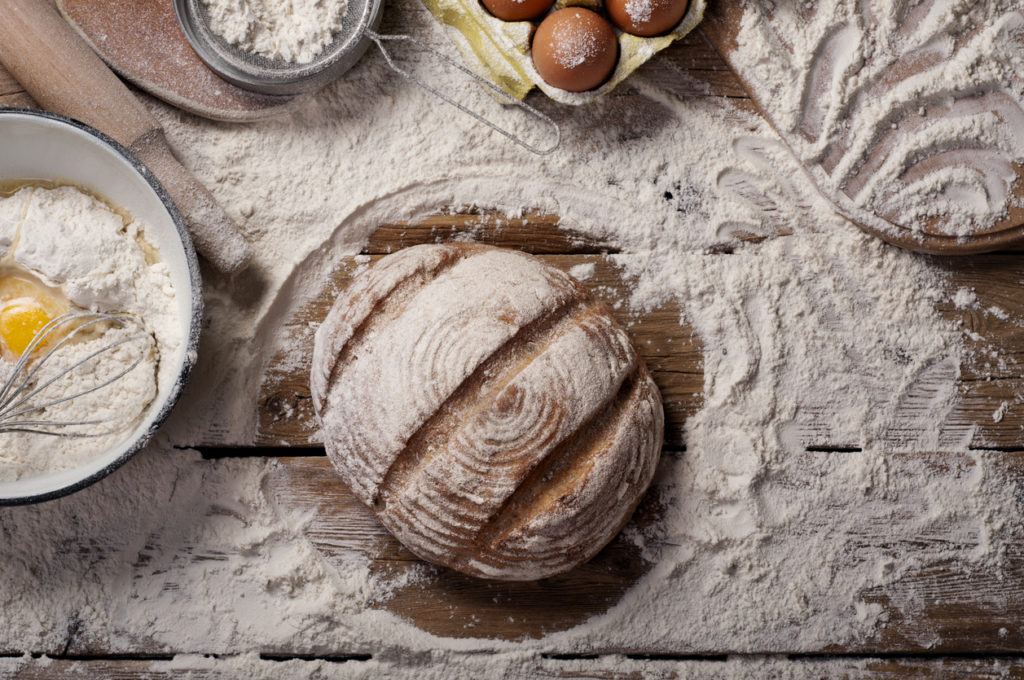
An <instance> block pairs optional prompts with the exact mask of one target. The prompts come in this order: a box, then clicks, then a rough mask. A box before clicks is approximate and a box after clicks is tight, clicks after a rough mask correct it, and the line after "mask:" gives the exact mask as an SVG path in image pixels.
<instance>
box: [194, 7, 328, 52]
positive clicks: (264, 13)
mask: <svg viewBox="0 0 1024 680" xmlns="http://www.w3.org/2000/svg"><path fill="white" fill-rule="evenodd" d="M202 2H203V4H204V5H205V6H206V11H207V14H208V16H209V18H210V29H211V30H213V32H214V33H216V34H217V35H220V36H221V37H223V38H224V39H225V40H227V41H228V42H229V43H231V44H232V45H235V46H237V47H240V48H242V49H243V50H246V51H248V52H253V53H255V54H260V55H263V56H264V57H267V58H268V59H281V60H284V61H289V62H292V63H296V64H308V63H309V62H311V61H313V60H314V59H316V57H317V56H318V55H319V54H320V52H322V51H323V49H324V48H325V47H327V45H329V44H330V43H331V41H332V40H333V39H334V34H335V33H336V32H337V31H338V29H340V28H341V23H342V20H343V19H344V18H345V10H346V7H347V2H346V0H202Z"/></svg>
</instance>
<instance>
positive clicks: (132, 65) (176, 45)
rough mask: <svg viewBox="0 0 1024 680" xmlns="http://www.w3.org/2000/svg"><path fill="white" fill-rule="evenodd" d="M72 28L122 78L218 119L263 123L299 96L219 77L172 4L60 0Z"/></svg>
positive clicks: (146, 0) (163, 0)
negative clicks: (253, 89) (269, 92)
mask: <svg viewBox="0 0 1024 680" xmlns="http://www.w3.org/2000/svg"><path fill="white" fill-rule="evenodd" d="M57 6H58V8H59V9H60V11H61V14H63V15H64V18H66V19H67V20H68V22H69V23H70V24H71V26H72V27H73V28H74V29H75V30H76V31H77V32H78V33H79V34H80V35H81V36H82V37H83V38H85V40H86V41H87V42H88V43H89V44H90V45H91V46H92V48H93V49H94V50H96V52H98V53H99V55H100V56H101V57H102V58H103V61H105V62H107V64H108V65H109V66H110V68H112V69H113V70H114V71H115V72H117V74H118V75H120V76H121V77H122V78H124V79H125V80H127V81H129V82H131V83H132V84H133V85H135V86H136V87H139V88H140V89H142V90H145V91H146V92H149V93H150V94H152V95H153V96H155V97H158V98H159V99H162V100H164V101H165V102H167V103H168V104H171V105H173V106H177V107H178V108H180V109H183V110H185V111H188V112H189V113H194V114H196V115H198V116H203V117H204V118H212V119H214V120H223V121H232V122H243V121H252V120H259V119H261V118H268V117H270V116H274V115H277V114H279V113H281V112H282V111H285V110H287V108H288V107H289V105H290V104H291V103H292V102H293V101H294V99H295V98H294V97H281V96H272V95H265V94H258V93H256V92H249V91H248V90H244V89H242V88H240V87H236V86H235V85H232V84H231V83H229V82H227V81H226V80H223V79H222V78H220V77H219V76H218V75H217V74H215V73H214V72H213V71H211V70H210V69H209V67H207V66H206V64H205V63H203V61H202V59H200V58H199V55H198V54H196V51H195V50H193V49H192V46H191V45H190V44H189V42H188V40H187V39H186V38H185V34H184V33H183V32H182V30H181V26H180V25H179V24H178V19H177V17H176V16H175V14H174V6H173V4H172V3H171V0H130V1H128V0H118V1H116V2H112V1H111V0H57Z"/></svg>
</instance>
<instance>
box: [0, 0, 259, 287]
mask: <svg viewBox="0 0 1024 680" xmlns="http://www.w3.org/2000/svg"><path fill="white" fill-rule="evenodd" d="M3 4H4V7H3V9H2V10H0V62H2V63H3V65H4V66H5V67H6V68H7V70H8V71H10V72H11V75H13V76H14V77H15V78H17V80H18V82H19V83H20V84H21V86H22V87H24V88H25V91H26V92H28V93H29V94H30V95H32V97H33V99H35V100H36V101H37V102H38V103H39V105H40V106H42V107H43V108H45V109H48V110H50V111H54V112H56V113H60V114H63V115H65V116H69V117H71V118H77V119H78V120H81V121H82V122H84V123H87V124H89V125H91V126H93V127H94V128H96V129H97V130H101V131H103V132H105V133H106V134H108V135H110V136H111V137H113V138H114V139H116V140H117V141H118V142H120V143H121V144H123V145H124V146H125V147H127V148H128V149H129V150H130V151H132V152H133V153H134V154H135V155H136V156H138V158H139V160H141V161H142V162H143V163H145V164H146V165H148V166H149V168H150V169H151V170H152V171H153V174H154V175H156V176H157V178H158V179H159V180H160V182H161V183H162V184H163V185H164V188H166V189H167V193H168V194H169V195H170V196H171V198H172V199H173V200H174V202H175V204H176V205H177V206H178V210H179V211H180V212H181V214H182V217H184V219H185V222H186V223H187V224H188V227H189V231H191V233H192V238H193V240H194V241H195V245H196V250H198V251H199V252H200V253H201V254H202V255H203V256H204V257H205V258H206V259H207V260H208V261H209V262H210V263H211V264H212V265H214V266H215V267H216V268H217V269H219V270H221V271H224V272H227V273H233V272H236V271H238V270H240V269H242V268H244V267H245V266H246V265H247V264H248V263H249V260H251V259H252V255H253V252H252V248H251V247H250V246H249V244H248V243H246V242H245V240H244V238H243V237H242V235H241V234H240V233H239V232H238V229H237V227H236V226H235V225H234V223H233V222H232V221H231V218H229V217H228V215H227V213H225V212H224V210H223V208H221V207H220V206H219V205H218V204H217V202H216V201H215V200H214V199H213V196H211V195H210V193H209V192H208V191H207V190H206V188H205V187H203V186H202V185H201V184H200V183H199V182H198V181H197V180H196V179H195V177H193V176H192V175H191V174H190V173H189V172H188V171H187V170H186V169H185V168H184V167H183V166H182V165H181V163H179V162H178V161H177V160H176V159H175V158H174V155H173V154H172V153H171V149H170V147H169V146H168V145H167V140H166V138H165V137H164V133H163V129H162V128H161V127H160V124H159V123H158V122H157V121H156V119H155V118H153V116H152V115H150V113H149V111H147V110H146V108H145V107H144V106H143V105H142V104H141V103H140V102H139V100H138V99H136V98H135V95H133V94H132V93H131V91H130V90H128V88H127V87H126V86H125V85H124V83H122V82H121V81H120V79H118V77H117V76H116V75H114V73H113V72H112V71H111V70H110V69H108V68H107V66H106V64H104V63H103V61H102V60H101V59H100V58H99V57H98V56H97V55H96V53H95V52H93V51H92V48H91V47H89V45H88V44H87V43H86V42H85V41H84V40H82V38H80V37H79V36H78V35H77V34H76V33H75V32H74V30H73V29H72V28H71V27H70V26H69V25H68V24H67V23H66V22H65V21H64V19H63V18H61V16H60V15H59V14H58V13H57V10H56V9H55V8H54V7H53V6H51V5H50V4H49V3H47V2H46V0H3Z"/></svg>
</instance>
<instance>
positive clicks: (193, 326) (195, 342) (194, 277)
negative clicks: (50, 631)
mask: <svg viewBox="0 0 1024 680" xmlns="http://www.w3.org/2000/svg"><path fill="white" fill-rule="evenodd" d="M12 114H14V115H18V116H33V117H36V118H46V119H48V120H52V121H56V122H57V123H61V124H63V125H67V126H69V127H72V128H76V129H78V130H81V131H83V132H86V133H88V134H89V135H92V136H93V137H95V138H96V139H98V140H99V141H100V142H102V143H103V144H104V145H106V146H107V147H108V148H109V149H111V150H113V151H114V152H116V153H117V154H118V155H120V156H121V157H122V158H123V159H124V160H126V161H127V162H128V164H129V165H131V166H132V167H133V168H134V169H135V171H136V172H137V173H139V174H140V175H141V176H142V178H143V179H145V180H146V182H147V183H148V184H149V186H150V188H151V189H152V190H153V191H154V193H156V195H157V198H159V199H160V202H161V203H163V205H164V208H165V209H166V210H167V214H168V215H170V217H171V221H172V222H174V226H175V228H176V229H177V230H178V236H179V237H180V238H181V245H182V248H184V250H185V261H186V263H187V264H188V274H189V284H190V286H191V289H192V290H191V297H192V299H191V303H192V318H191V319H189V332H188V340H187V343H186V348H185V359H184V361H183V363H182V366H181V372H180V373H179V374H178V378H177V380H175V382H174V385H172V386H171V388H170V391H169V393H168V395H167V398H166V399H165V400H164V405H163V406H162V407H161V408H160V411H159V412H158V413H157V414H156V416H155V417H154V418H153V419H152V420H150V424H149V427H148V428H147V429H146V431H145V432H143V433H142V435H141V436H140V437H139V438H138V439H137V440H135V443H133V444H132V445H131V446H130V447H128V449H126V450H125V452H124V453H122V454H121V455H120V456H119V457H118V458H117V459H116V460H113V461H111V462H110V463H108V464H107V465H105V466H104V467H103V468H101V469H99V470H97V471H96V472H94V473H92V474H91V475H89V476H88V477H83V478H82V479H79V480H77V481H75V482H72V483H71V484H68V485H67V486H64V487H61V488H60V489H55V490H53V491H47V492H45V493H41V494H36V495H33V496H18V497H8V498H0V506H3V505H26V504H28V503H41V502H43V501H49V500H53V499H55V498H61V497H62V496H67V495H68V494H71V493H74V492H75V491H79V490H81V489H84V488H85V487H87V486H89V485H91V484H94V483H95V482H98V481H99V480H101V479H103V478H104V477H106V476H107V475H109V474H110V473H111V472H113V471H114V470H116V469H117V468H119V467H121V466H122V465H124V464H125V463H127V462H128V460H129V459H130V458H131V457H132V456H134V455H135V454H136V453H138V452H139V451H140V450H141V449H142V448H143V447H144V446H145V445H146V444H148V443H149V442H150V440H151V439H152V438H153V435H154V434H156V431H157V430H159V429H160V427H161V426H162V425H163V424H164V423H165V422H166V421H167V418H168V417H169V416H170V414H171V411H172V410H173V409H174V406H175V405H176V404H177V403H178V399H179V397H181V391H182V389H184V387H185V383H186V382H187V381H188V377H189V375H190V374H191V372H192V367H193V366H194V365H195V362H196V357H197V355H198V354H197V350H198V348H199V331H200V327H201V326H202V319H203V281H202V277H201V276H200V274H199V260H198V259H197V258H196V251H195V247H193V245H192V237H191V236H189V234H188V231H187V230H186V228H185V222H184V220H183V219H182V217H181V213H179V212H178V208H177V206H175V205H174V201H172V200H171V197H170V196H169V195H168V194H167V190H165V189H164V187H163V185H162V184H160V181H159V180H158V179H157V178H156V176H155V175H154V174H153V173H152V172H151V171H150V169H149V168H147V167H146V166H145V165H143V164H142V162H141V161H139V159H138V158H136V157H135V156H134V155H133V154H132V153H131V152H130V151H128V149H126V148H124V147H123V146H121V144H119V143H118V142H116V141H115V140H113V139H111V138H110V137H108V136H107V135H105V134H103V133H102V132H100V131H99V130H97V129H96V128H94V127H91V126H89V125H86V124H85V123H83V122H81V121H79V120H75V119H74V118H68V117H67V116H62V115H60V114H57V113H50V112H48V111H38V110H36V109H23V108H12V107H0V118H2V117H4V116H8V115H12Z"/></svg>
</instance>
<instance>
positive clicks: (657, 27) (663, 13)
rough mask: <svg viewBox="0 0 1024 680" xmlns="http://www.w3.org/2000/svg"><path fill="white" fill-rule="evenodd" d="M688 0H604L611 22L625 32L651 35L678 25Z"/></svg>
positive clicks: (667, 30) (665, 31)
mask: <svg viewBox="0 0 1024 680" xmlns="http://www.w3.org/2000/svg"><path fill="white" fill-rule="evenodd" d="M689 4H690V3H689V0H605V2H604V8H605V9H606V10H607V11H608V16H610V17H611V19H612V23H614V24H615V25H616V26H618V27H619V28H621V29H622V30H623V31H625V32H626V33H632V34H633V35H641V36H645V37H646V36H652V35H661V34H662V33H668V32H669V31H671V30H672V29H673V28H675V27H676V26H678V25H679V22H680V21H682V19H683V15H684V14H686V8H687V7H688V6H689Z"/></svg>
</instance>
